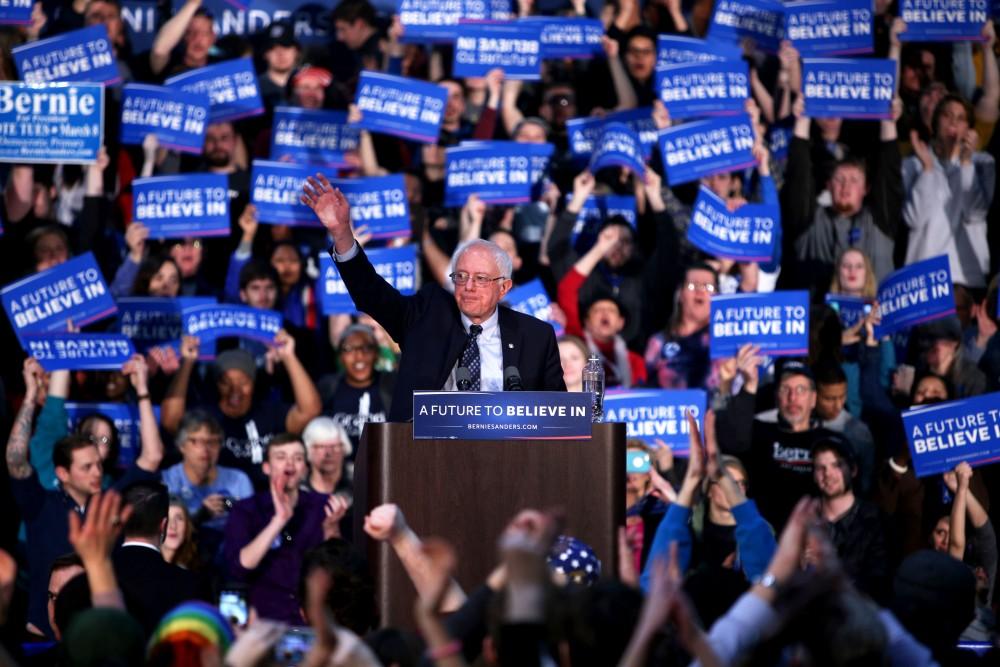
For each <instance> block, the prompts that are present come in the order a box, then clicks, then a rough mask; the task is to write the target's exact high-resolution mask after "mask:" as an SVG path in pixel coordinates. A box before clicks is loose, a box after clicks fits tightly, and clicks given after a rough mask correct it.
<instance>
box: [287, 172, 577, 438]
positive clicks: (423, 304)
mask: <svg viewBox="0 0 1000 667" xmlns="http://www.w3.org/2000/svg"><path fill="white" fill-rule="evenodd" d="M302 202H303V203H304V204H306V205H308V206H309V207H310V208H312V210H313V211H314V212H315V213H316V217H317V218H319V220H320V222H321V223H322V224H323V226H324V227H326V229H327V231H329V232H330V236H331V237H332V238H333V245H332V247H331V248H330V255H331V256H332V257H333V260H334V261H335V262H337V268H338V269H339V271H340V275H341V277H342V278H343V280H344V284H345V285H347V290H348V292H350V294H351V298H352V299H354V303H355V304H356V305H357V307H358V310H360V311H362V312H365V313H368V314H369V315H372V316H373V317H374V318H375V320H376V321H377V322H378V323H379V324H381V325H382V326H383V327H385V330H386V332H387V333H388V334H389V336H391V337H392V339H393V340H396V341H399V342H400V347H401V348H402V349H403V356H402V358H401V359H400V364H399V375H398V378H397V381H396V388H395V391H394V392H393V400H392V405H391V407H390V410H389V420H390V421H406V420H408V419H410V418H411V417H412V413H413V400H412V394H413V390H414V389H442V388H444V389H456V388H460V387H459V385H458V378H456V371H457V369H458V368H460V367H461V368H468V369H469V371H470V380H469V381H468V387H467V388H468V389H470V390H473V391H476V390H483V391H500V390H503V389H505V388H507V387H505V384H506V383H505V381H504V369H506V368H509V367H511V366H513V367H515V368H516V369H517V370H518V373H519V375H520V378H521V386H522V387H523V389H525V390H551V391H565V390H566V385H565V383H564V382H563V377H562V365H561V364H560V362H559V349H558V347H557V346H556V337H555V332H554V331H553V329H552V327H551V326H550V325H549V324H547V323H545V322H542V321H541V320H537V319H535V318H534V317H531V316H530V315H523V314H521V313H517V312H515V311H513V310H510V309H508V308H506V307H498V305H499V303H500V301H501V300H502V299H503V297H504V296H506V294H507V292H509V291H510V288H511V286H512V284H513V283H512V281H511V273H512V267H511V261H510V256H509V255H507V253H506V252H504V251H503V249H501V248H500V247H499V246H498V245H496V244H495V243H490V242H489V241H484V240H479V239H477V240H473V241H470V242H469V243H467V244H465V245H463V246H461V247H460V248H459V249H458V250H457V251H456V252H455V255H454V257H453V259H452V261H453V264H452V266H453V269H452V271H451V276H450V277H451V280H452V282H453V283H454V284H455V293H454V294H453V295H452V294H449V293H448V292H447V291H446V290H445V289H444V288H442V287H441V286H440V285H437V284H436V283H433V284H428V285H425V286H424V287H423V288H421V290H420V291H419V292H418V293H417V294H415V295H414V296H411V297H404V296H403V295H401V294H400V293H399V292H398V291H397V290H396V289H395V288H393V287H392V286H391V285H389V284H388V283H387V282H386V281H385V280H383V279H382V278H381V277H380V276H379V275H378V274H377V273H376V272H375V268H374V267H373V266H372V264H371V262H370V261H369V260H368V257H367V256H366V255H365V253H364V250H362V249H361V247H360V246H359V245H358V244H357V242H356V241H355V240H354V233H353V231H352V230H351V221H350V205H349V204H348V202H347V199H346V197H344V195H343V193H341V192H340V191H339V190H336V189H334V188H333V187H332V186H331V185H330V182H329V181H328V180H327V179H326V177H324V176H322V175H317V177H315V178H312V177H310V178H309V179H308V181H307V183H306V185H305V186H304V187H303V195H302ZM463 380H464V378H463ZM465 384H466V383H465V382H464V381H463V383H462V385H463V387H462V388H465Z"/></svg>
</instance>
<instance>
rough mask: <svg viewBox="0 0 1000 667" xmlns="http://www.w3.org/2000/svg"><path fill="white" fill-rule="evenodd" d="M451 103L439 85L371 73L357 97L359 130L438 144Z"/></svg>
mask: <svg viewBox="0 0 1000 667" xmlns="http://www.w3.org/2000/svg"><path fill="white" fill-rule="evenodd" d="M447 100H448V90H447V89H446V88H444V87H443V86H439V85H437V84H436V83H427V82H426V81H419V80H417V79H409V78H406V77H402V76H393V75H392V74H382V73H381V72H370V71H367V70H366V71H364V72H362V73H361V79H360V81H359V82H358V89H357V93H356V94H355V97H354V103H355V104H356V105H357V106H358V109H359V110H360V111H361V122H360V123H358V127H359V128H361V129H364V130H371V131H372V132H381V133H383V134H392V135H395V136H397V137H403V138H404V139H413V140H414V141H419V142H422V143H425V144H432V143H435V142H437V138H438V134H439V133H440V131H441V120H442V119H443V118H444V105H445V102H446V101H447Z"/></svg>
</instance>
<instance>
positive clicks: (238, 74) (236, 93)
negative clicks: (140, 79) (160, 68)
mask: <svg viewBox="0 0 1000 667" xmlns="http://www.w3.org/2000/svg"><path fill="white" fill-rule="evenodd" d="M164 83H165V85H166V86H167V87H168V88H174V89H176V90H181V91H184V92H186V93H198V94H201V95H208V97H209V101H210V102H211V104H210V106H209V110H208V116H209V121H210V122H212V123H218V122H221V121H224V120H238V119H240V118H246V117H248V116H259V115H260V114H262V113H264V101H263V100H262V99H261V97H260V88H258V87H257V73H256V72H255V71H254V68H253V60H252V59H250V58H236V59H234V60H226V61H224V62H221V63H216V64H215V65H206V66H205V67H199V68H198V69H193V70H191V71H190V72H184V73H183V74H178V75H177V76H174V77H170V78H169V79H167V80H166V81H165V82H164Z"/></svg>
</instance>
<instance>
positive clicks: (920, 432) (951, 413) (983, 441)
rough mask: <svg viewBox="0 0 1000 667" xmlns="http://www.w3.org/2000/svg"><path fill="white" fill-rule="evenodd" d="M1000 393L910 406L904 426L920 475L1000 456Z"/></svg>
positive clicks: (923, 475)
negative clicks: (911, 407) (965, 462)
mask: <svg viewBox="0 0 1000 667" xmlns="http://www.w3.org/2000/svg"><path fill="white" fill-rule="evenodd" d="M997 406H1000V393H996V394H986V395H982V396H974V397H972V398H966V399H964V400H961V401H950V402H948V403H937V404H935V405H926V406H920V407H916V408H914V409H912V410H907V411H906V412H904V413H903V428H904V429H906V439H907V441H908V442H909V445H910V455H911V457H912V458H913V465H914V469H915V470H914V472H916V474H917V477H926V476H927V475H936V474H939V473H943V472H947V471H949V470H954V468H955V466H956V465H958V464H959V463H961V462H962V461H968V463H969V465H971V466H973V467H976V466H981V465H985V464H987V463H993V462H995V461H998V460H1000V408H998V407H997Z"/></svg>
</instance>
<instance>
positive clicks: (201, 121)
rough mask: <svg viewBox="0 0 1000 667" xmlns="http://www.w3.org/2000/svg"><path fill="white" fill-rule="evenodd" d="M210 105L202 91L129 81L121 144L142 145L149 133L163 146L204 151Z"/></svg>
mask: <svg viewBox="0 0 1000 667" xmlns="http://www.w3.org/2000/svg"><path fill="white" fill-rule="evenodd" d="M208 108H209V100H208V95H205V94H203V93H184V92H181V91H179V90H172V89H170V88H165V87H163V86H150V85H147V84H144V83H130V84H126V85H125V87H124V94H123V95H122V128H121V138H122V143H123V144H128V145H133V146H135V145H142V142H143V140H144V139H145V138H146V135H147V134H153V135H156V138H157V139H158V140H159V142H160V145H161V146H163V147H164V148H169V149H172V150H175V151H182V152H185V153H201V152H202V150H203V149H204V143H205V126H206V125H207V123H208Z"/></svg>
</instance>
